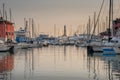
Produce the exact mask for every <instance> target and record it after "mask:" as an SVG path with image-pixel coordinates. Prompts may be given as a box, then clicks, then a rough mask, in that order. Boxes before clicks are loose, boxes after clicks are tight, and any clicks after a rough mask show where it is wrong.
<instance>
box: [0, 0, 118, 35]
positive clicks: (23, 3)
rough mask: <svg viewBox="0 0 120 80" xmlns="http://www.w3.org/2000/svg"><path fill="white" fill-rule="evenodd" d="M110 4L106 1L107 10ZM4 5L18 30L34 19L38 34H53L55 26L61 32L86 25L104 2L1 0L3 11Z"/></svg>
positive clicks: (100, 0)
mask: <svg viewBox="0 0 120 80" xmlns="http://www.w3.org/2000/svg"><path fill="white" fill-rule="evenodd" d="M116 1H117V2H120V1H119V0H116ZM108 2H109V0H105V6H104V7H106V8H105V9H108V6H107V4H108ZM3 3H5V5H6V10H8V9H9V8H11V9H12V16H13V19H14V22H15V26H16V29H18V28H19V27H21V26H23V25H24V18H27V19H28V18H34V20H35V25H36V27H38V24H39V29H37V30H36V31H37V32H38V30H39V32H47V33H51V34H53V26H54V24H56V27H57V29H60V31H62V29H63V26H64V25H65V24H66V25H67V28H68V30H69V31H70V30H71V31H75V30H76V29H78V28H77V27H78V26H79V25H81V26H82V25H84V24H86V23H87V20H88V17H89V16H91V17H92V18H93V14H94V11H96V12H97V13H98V11H99V7H100V6H101V3H102V0H0V9H1V10H2V4H3ZM105 9H103V10H104V12H105V11H106V10H105ZM80 29H82V28H80ZM56 32H58V30H57V31H56ZM56 34H57V33H56Z"/></svg>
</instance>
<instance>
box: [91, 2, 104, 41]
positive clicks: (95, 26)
mask: <svg viewBox="0 0 120 80" xmlns="http://www.w3.org/2000/svg"><path fill="white" fill-rule="evenodd" d="M104 1H105V0H103V1H102V5H101V7H100V11H99V14H98V17H97V21H96V23H95V25H94V30H93V34H94V33H95V29H96V25H97V23H98V20H99V17H100V14H101V11H102V8H103V5H104ZM93 34H92V35H91V39H92V37H93Z"/></svg>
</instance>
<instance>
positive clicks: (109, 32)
mask: <svg viewBox="0 0 120 80" xmlns="http://www.w3.org/2000/svg"><path fill="white" fill-rule="evenodd" d="M111 5H112V0H110V4H109V28H108V42H110V34H111V31H110V26H111V11H112V10H111V9H112V8H111V7H112V6H111Z"/></svg>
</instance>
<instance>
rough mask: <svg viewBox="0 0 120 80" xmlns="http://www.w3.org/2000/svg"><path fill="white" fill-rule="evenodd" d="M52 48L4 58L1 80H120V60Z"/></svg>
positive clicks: (0, 61)
mask: <svg viewBox="0 0 120 80" xmlns="http://www.w3.org/2000/svg"><path fill="white" fill-rule="evenodd" d="M86 52H87V51H86V49H85V48H76V47H74V46H50V47H48V48H47V47H45V48H36V49H27V50H24V49H23V50H19V51H17V52H16V53H15V54H13V55H10V54H5V53H4V54H1V55H0V80H120V60H119V59H120V56H119V55H118V56H114V57H112V56H102V55H89V54H87V53H86ZM5 78H6V79H5Z"/></svg>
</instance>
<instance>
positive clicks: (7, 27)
mask: <svg viewBox="0 0 120 80" xmlns="http://www.w3.org/2000/svg"><path fill="white" fill-rule="evenodd" d="M13 24H14V23H12V22H10V21H7V20H4V19H3V17H0V39H1V40H4V41H7V40H8V39H10V40H14V25H13Z"/></svg>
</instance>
